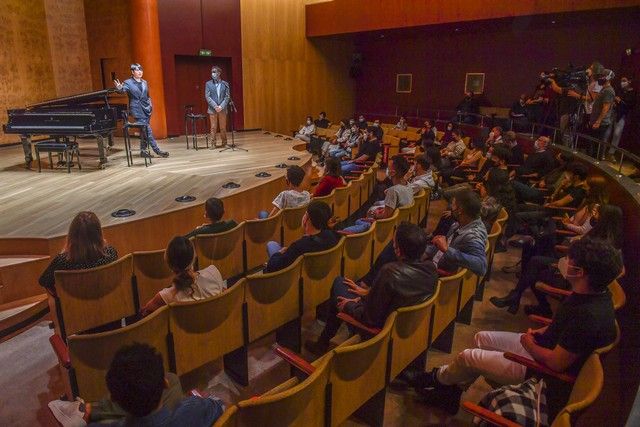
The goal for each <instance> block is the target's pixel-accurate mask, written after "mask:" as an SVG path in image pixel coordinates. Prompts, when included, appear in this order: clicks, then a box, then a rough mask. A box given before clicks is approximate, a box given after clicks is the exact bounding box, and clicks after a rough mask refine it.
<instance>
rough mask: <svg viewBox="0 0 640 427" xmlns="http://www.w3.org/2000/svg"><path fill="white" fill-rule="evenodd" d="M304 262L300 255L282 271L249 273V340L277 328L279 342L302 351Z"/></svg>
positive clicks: (247, 291) (247, 294) (247, 302)
mask: <svg viewBox="0 0 640 427" xmlns="http://www.w3.org/2000/svg"><path fill="white" fill-rule="evenodd" d="M302 261H303V257H298V259H296V260H295V262H294V263H293V264H291V265H290V266H289V267H287V268H285V269H283V270H280V271H276V272H273V273H257V274H252V275H249V276H247V286H246V292H245V302H246V304H247V319H248V328H249V331H248V336H249V342H254V341H255V340H257V339H258V338H261V337H263V336H265V335H267V334H268V333H271V332H273V331H276V341H277V342H278V343H280V344H281V345H284V346H285V347H288V348H292V349H294V350H295V351H300V333H301V330H300V318H301V316H302V295H301V292H302V291H301V273H302Z"/></svg>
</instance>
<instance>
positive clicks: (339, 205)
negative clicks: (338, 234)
mask: <svg viewBox="0 0 640 427" xmlns="http://www.w3.org/2000/svg"><path fill="white" fill-rule="evenodd" d="M352 185H353V184H352V183H351V181H349V183H348V184H347V185H346V186H345V187H340V188H336V189H335V190H333V191H334V192H335V194H334V201H333V216H335V217H338V218H339V219H340V221H344V220H346V219H347V218H349V193H350V192H351V186H352Z"/></svg>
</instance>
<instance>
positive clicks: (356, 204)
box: [349, 174, 366, 216]
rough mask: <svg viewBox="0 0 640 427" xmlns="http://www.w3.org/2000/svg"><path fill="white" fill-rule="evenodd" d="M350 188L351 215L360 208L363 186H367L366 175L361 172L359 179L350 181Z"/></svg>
mask: <svg viewBox="0 0 640 427" xmlns="http://www.w3.org/2000/svg"><path fill="white" fill-rule="evenodd" d="M350 184H351V186H350V190H349V216H351V215H353V214H354V213H355V212H356V211H357V210H358V209H360V206H361V205H362V203H361V197H360V195H361V193H362V189H363V187H365V186H366V181H365V177H364V175H363V174H361V175H360V176H359V177H358V179H354V180H352V181H351V182H350Z"/></svg>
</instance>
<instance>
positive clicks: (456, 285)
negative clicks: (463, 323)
mask: <svg viewBox="0 0 640 427" xmlns="http://www.w3.org/2000/svg"><path fill="white" fill-rule="evenodd" d="M465 274H467V269H466V268H462V269H460V270H459V271H458V272H457V273H456V274H453V275H451V276H447V277H440V279H439V280H438V282H439V287H440V292H439V293H438V298H437V299H436V302H435V305H434V314H433V329H432V333H431V340H432V343H431V345H432V346H433V347H434V348H437V349H438V350H441V351H444V352H447V353H450V352H451V346H452V345H453V335H454V332H455V320H456V317H457V314H458V295H459V293H460V287H461V286H462V280H463V277H464V276H465Z"/></svg>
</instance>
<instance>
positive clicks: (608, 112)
mask: <svg viewBox="0 0 640 427" xmlns="http://www.w3.org/2000/svg"><path fill="white" fill-rule="evenodd" d="M614 77H615V74H614V73H613V71H611V70H607V69H605V70H603V71H602V74H600V75H598V84H599V85H600V86H602V89H601V90H600V92H599V93H598V95H597V96H596V98H595V100H594V101H593V110H592V111H591V116H590V117H589V128H590V133H591V136H593V137H594V138H597V139H602V140H603V139H604V136H605V135H606V134H607V130H608V129H609V127H610V126H611V122H612V116H613V114H612V113H613V108H612V107H613V102H614V100H615V98H616V91H615V90H614V89H613V86H611V80H612V79H613V78H614ZM602 154H604V153H602Z"/></svg>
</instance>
